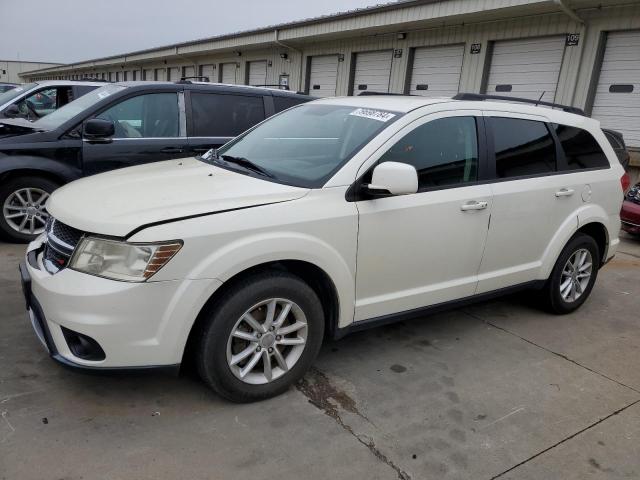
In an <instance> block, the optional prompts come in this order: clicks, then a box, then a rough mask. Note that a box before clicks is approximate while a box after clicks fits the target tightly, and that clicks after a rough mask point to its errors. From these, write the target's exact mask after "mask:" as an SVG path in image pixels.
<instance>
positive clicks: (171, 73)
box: [167, 67, 181, 82]
mask: <svg viewBox="0 0 640 480" xmlns="http://www.w3.org/2000/svg"><path fill="white" fill-rule="evenodd" d="M180 73H181V72H180V68H178V67H169V68H167V80H169V81H170V82H177V81H178V80H180Z"/></svg>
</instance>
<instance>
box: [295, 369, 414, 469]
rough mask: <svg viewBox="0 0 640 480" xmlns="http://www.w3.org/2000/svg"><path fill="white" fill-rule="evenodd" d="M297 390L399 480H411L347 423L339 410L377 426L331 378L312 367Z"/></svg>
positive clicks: (297, 386) (297, 385) (298, 384)
mask: <svg viewBox="0 0 640 480" xmlns="http://www.w3.org/2000/svg"><path fill="white" fill-rule="evenodd" d="M296 388H297V389H298V390H299V391H300V392H301V393H302V394H303V395H304V396H305V397H307V400H308V401H309V403H310V404H312V405H313V406H315V407H316V408H318V409H319V410H322V411H323V412H324V414H325V415H327V416H328V417H331V418H333V419H334V420H335V422H336V423H337V424H338V425H339V426H340V427H341V428H342V429H343V430H345V431H346V432H348V433H349V434H350V435H352V436H353V437H354V438H355V439H356V440H357V441H358V442H360V443H361V444H362V445H364V446H365V447H367V448H368V449H369V451H370V452H371V454H372V455H373V456H374V457H376V458H377V459H378V460H380V461H381V462H383V463H384V464H386V465H388V466H389V467H391V468H392V469H393V470H395V472H396V473H397V475H398V479H399V480H411V477H410V476H409V474H408V473H407V472H405V471H404V470H402V469H401V468H400V467H399V466H398V465H396V464H395V463H394V462H393V461H392V460H391V459H390V458H389V457H387V456H386V455H385V454H384V453H382V452H381V451H380V449H379V448H378V447H377V446H376V444H375V442H374V440H373V439H372V438H369V437H368V436H366V435H358V434H357V433H356V432H355V431H354V430H353V428H352V427H351V426H350V425H348V424H347V423H345V421H344V419H343V418H342V416H341V414H340V410H339V409H342V410H345V411H347V412H350V413H353V414H355V415H357V416H359V417H360V418H362V419H363V420H365V421H367V422H368V423H369V424H371V425H372V426H374V427H375V425H374V424H373V423H372V422H371V421H370V420H369V419H368V418H367V417H366V416H365V415H363V414H362V413H361V412H360V411H359V410H358V408H357V405H356V402H355V400H353V399H352V398H351V397H350V396H349V395H348V394H347V393H346V392H343V391H341V390H339V389H338V388H336V387H335V386H334V385H332V384H331V382H330V381H329V378H328V377H327V376H326V375H325V374H324V373H323V372H321V371H320V370H318V369H317V368H315V367H312V368H311V369H310V370H309V371H308V373H307V375H305V377H304V378H302V380H300V381H299V382H298V383H297V384H296Z"/></svg>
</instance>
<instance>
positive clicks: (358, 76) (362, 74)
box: [353, 50, 393, 95]
mask: <svg viewBox="0 0 640 480" xmlns="http://www.w3.org/2000/svg"><path fill="white" fill-rule="evenodd" d="M392 57H393V52H392V51H391V50H386V51H381V52H363V53H358V54H356V69H355V75H354V77H353V94H354V95H358V94H359V93H362V92H364V91H367V92H381V93H388V92H389V78H390V77H391V61H392Z"/></svg>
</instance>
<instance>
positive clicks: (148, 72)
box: [142, 68, 153, 80]
mask: <svg viewBox="0 0 640 480" xmlns="http://www.w3.org/2000/svg"><path fill="white" fill-rule="evenodd" d="M142 79H143V80H153V69H152V68H145V69H144V70H143V71H142Z"/></svg>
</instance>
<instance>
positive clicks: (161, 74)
mask: <svg viewBox="0 0 640 480" xmlns="http://www.w3.org/2000/svg"><path fill="white" fill-rule="evenodd" d="M155 77H156V78H155V80H158V81H159V82H164V81H165V80H166V79H167V69H166V68H156V75H155Z"/></svg>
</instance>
